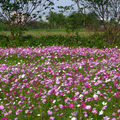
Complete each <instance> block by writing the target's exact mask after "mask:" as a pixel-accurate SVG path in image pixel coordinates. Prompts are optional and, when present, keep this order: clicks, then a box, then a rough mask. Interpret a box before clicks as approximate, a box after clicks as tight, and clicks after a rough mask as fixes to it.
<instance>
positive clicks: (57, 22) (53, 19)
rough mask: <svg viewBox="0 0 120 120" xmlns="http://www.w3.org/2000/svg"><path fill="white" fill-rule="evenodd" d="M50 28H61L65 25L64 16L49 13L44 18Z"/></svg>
mask: <svg viewBox="0 0 120 120" xmlns="http://www.w3.org/2000/svg"><path fill="white" fill-rule="evenodd" d="M46 17H47V20H48V21H49V24H50V26H51V28H62V27H64V25H65V16H64V15H63V13H56V12H52V11H50V12H49V15H47V16H46Z"/></svg>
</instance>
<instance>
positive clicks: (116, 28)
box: [0, 0, 120, 44]
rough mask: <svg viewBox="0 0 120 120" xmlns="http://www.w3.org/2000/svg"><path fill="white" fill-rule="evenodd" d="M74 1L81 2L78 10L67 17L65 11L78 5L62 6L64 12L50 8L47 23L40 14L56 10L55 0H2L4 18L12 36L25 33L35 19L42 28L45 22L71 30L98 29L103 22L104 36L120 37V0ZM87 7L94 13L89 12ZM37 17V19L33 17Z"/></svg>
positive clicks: (0, 15) (0, 11)
mask: <svg viewBox="0 0 120 120" xmlns="http://www.w3.org/2000/svg"><path fill="white" fill-rule="evenodd" d="M58 1H60V0H58ZM71 1H73V2H74V3H75V5H77V7H78V11H77V12H74V13H72V14H70V15H69V16H67V17H65V16H64V15H63V14H62V12H64V11H66V10H70V9H72V8H74V6H73V5H71V6H65V7H63V6H58V8H59V9H60V11H61V13H60V14H57V13H54V12H50V13H49V15H48V16H47V20H48V21H49V22H48V23H45V22H44V21H36V20H37V19H40V18H41V15H40V14H41V13H42V12H43V11H44V10H46V9H49V10H50V11H52V10H53V9H55V8H54V2H53V1H52V0H0V21H1V22H2V24H4V26H5V27H6V28H7V30H9V31H10V33H11V37H12V39H14V38H15V36H18V37H19V36H21V35H22V31H23V30H24V29H25V27H26V26H28V24H30V23H31V24H34V23H35V22H36V23H37V25H39V26H40V27H41V28H43V26H44V27H45V26H46V27H49V29H52V28H64V27H65V28H66V29H67V30H68V31H69V30H72V31H75V30H76V29H78V28H80V27H85V28H89V29H90V28H92V29H93V28H94V29H95V30H98V28H100V25H102V26H103V32H104V36H105V37H106V39H107V41H108V42H109V43H110V44H112V43H114V42H115V41H116V40H117V39H119V38H120V34H119V33H120V1H119V0H71ZM85 9H86V10H88V11H89V12H90V13H88V14H85V13H84V10H85ZM43 13H44V12H43ZM33 19H34V22H33V21H31V20H33ZM38 22H39V23H38ZM34 25H35V24H34ZM0 26H1V24H0Z"/></svg>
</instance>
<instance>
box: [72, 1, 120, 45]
mask: <svg viewBox="0 0 120 120" xmlns="http://www.w3.org/2000/svg"><path fill="white" fill-rule="evenodd" d="M72 1H74V2H75V3H76V4H77V6H78V9H79V10H81V7H83V8H87V9H89V10H90V11H93V12H95V13H96V14H97V16H98V18H99V20H101V21H102V22H103V26H104V30H105V36H106V37H107V40H108V42H109V43H111V44H113V43H114V42H115V41H116V40H117V39H118V38H119V37H120V34H119V31H120V25H119V23H120V0H72ZM110 20H112V24H110Z"/></svg>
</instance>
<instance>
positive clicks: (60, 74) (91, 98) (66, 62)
mask: <svg viewBox="0 0 120 120" xmlns="http://www.w3.org/2000/svg"><path fill="white" fill-rule="evenodd" d="M119 53H120V50H119V49H117V48H111V49H108V48H106V49H97V48H88V47H83V48H82V47H76V48H70V47H64V46H55V45H54V46H46V47H35V48H33V47H26V48H24V47H18V48H0V119H1V120H120V54H119Z"/></svg>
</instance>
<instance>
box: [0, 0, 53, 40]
mask: <svg viewBox="0 0 120 120" xmlns="http://www.w3.org/2000/svg"><path fill="white" fill-rule="evenodd" d="M52 5H54V3H53V2H52V0H0V18H1V19H0V20H1V22H2V23H3V24H4V25H5V26H6V27H7V29H8V30H9V31H10V33H11V36H12V38H14V36H16V35H18V36H20V35H21V33H22V31H23V29H24V27H25V25H26V23H27V22H29V21H30V20H32V19H38V18H40V17H41V16H40V14H41V13H42V12H43V10H46V9H47V8H50V6H52Z"/></svg>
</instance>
